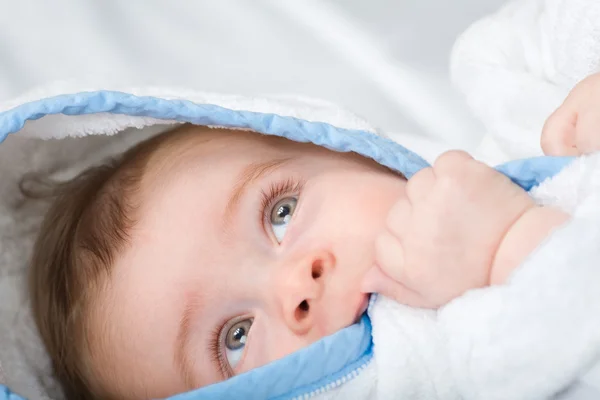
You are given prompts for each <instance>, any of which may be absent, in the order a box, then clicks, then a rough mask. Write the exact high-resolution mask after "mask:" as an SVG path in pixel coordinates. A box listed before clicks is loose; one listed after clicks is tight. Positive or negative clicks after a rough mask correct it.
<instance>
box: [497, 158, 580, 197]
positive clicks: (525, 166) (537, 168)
mask: <svg viewBox="0 0 600 400" xmlns="http://www.w3.org/2000/svg"><path fill="white" fill-rule="evenodd" d="M573 160H574V157H536V158H527V159H524V160H516V161H511V162H508V163H506V164H502V165H499V166H498V167H496V170H498V171H499V172H501V173H503V174H504V175H506V176H508V177H509V178H510V179H511V180H512V181H513V182H514V183H516V184H517V185H519V186H521V187H522V188H523V189H525V190H527V191H530V190H531V189H533V188H534V187H536V186H538V185H539V184H540V183H542V182H543V181H545V180H546V179H548V178H551V177H553V176H554V175H556V174H557V173H558V172H560V171H561V170H562V169H563V168H564V167H565V166H567V165H568V164H570V163H571V162H572V161H573Z"/></svg>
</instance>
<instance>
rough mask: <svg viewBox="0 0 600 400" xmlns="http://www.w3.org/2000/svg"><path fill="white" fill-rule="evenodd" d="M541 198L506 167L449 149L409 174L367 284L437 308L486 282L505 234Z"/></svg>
mask: <svg viewBox="0 0 600 400" xmlns="http://www.w3.org/2000/svg"><path fill="white" fill-rule="evenodd" d="M533 206H534V203H533V201H532V200H531V198H530V197H529V196H528V195H527V193H526V192H525V191H524V190H522V189H521V188H519V187H518V186H516V185H515V184H513V183H512V182H511V181H510V180H509V179H508V178H507V177H505V176H504V175H502V174H500V173H499V172H497V171H495V170H494V169H492V168H490V167H488V166H487V165H485V164H483V163H480V162H478V161H476V160H474V159H473V158H471V157H470V156H469V155H468V154H466V153H464V152H459V151H452V152H447V153H445V154H443V155H442V156H440V158H438V160H437V161H436V162H435V164H434V166H433V167H432V168H426V169H424V170H422V171H420V172H419V173H417V174H416V175H415V176H414V177H413V178H412V179H410V180H409V181H408V183H407V186H406V197H405V198H402V199H401V200H399V201H398V202H397V203H396V205H395V206H394V207H393V208H392V210H391V211H390V214H389V216H388V220H387V230H386V231H385V232H383V234H382V235H381V236H380V237H379V239H378V240H377V243H376V263H377V265H376V266H375V267H374V268H373V269H371V271H369V273H368V274H367V276H366V277H365V281H364V285H363V290H365V291H367V292H378V293H381V294H383V295H385V296H387V297H390V298H393V299H395V300H397V301H399V302H401V303H403V304H407V305H409V306H414V307H427V308H437V307H439V306H442V305H444V304H446V303H447V302H449V301H450V300H452V299H453V298H455V297H457V296H460V295H461V294H463V293H464V292H465V291H467V290H469V289H473V288H478V287H483V286H486V285H488V284H489V280H490V273H491V269H492V264H493V263H494V257H495V254H496V251H497V250H498V248H499V246H500V243H501V241H502V239H503V238H504V235H505V234H506V232H507V231H508V230H509V229H510V227H511V226H512V224H513V223H514V222H515V221H516V220H518V219H519V218H520V216H521V215H523V214H524V213H525V212H526V211H527V210H528V209H530V208H531V207H533Z"/></svg>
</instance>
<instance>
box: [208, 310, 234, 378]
mask: <svg viewBox="0 0 600 400" xmlns="http://www.w3.org/2000/svg"><path fill="white" fill-rule="evenodd" d="M226 324H227V322H225V323H223V324H219V325H218V326H217V327H216V328H214V329H213V330H212V331H211V333H210V341H209V343H208V353H209V355H210V358H211V361H212V363H213V364H214V365H217V366H218V368H219V372H220V373H221V375H222V376H223V377H224V378H225V379H227V378H229V372H228V369H227V368H226V366H225V365H224V361H223V357H222V355H221V343H220V342H221V331H222V330H223V328H225V325H226Z"/></svg>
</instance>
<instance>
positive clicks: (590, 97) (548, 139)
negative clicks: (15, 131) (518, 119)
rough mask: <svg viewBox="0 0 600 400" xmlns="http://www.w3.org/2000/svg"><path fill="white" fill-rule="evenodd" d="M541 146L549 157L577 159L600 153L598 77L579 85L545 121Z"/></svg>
mask: <svg viewBox="0 0 600 400" xmlns="http://www.w3.org/2000/svg"><path fill="white" fill-rule="evenodd" d="M541 144H542V149H543V150H544V154H546V155H549V156H579V155H582V154H589V153H593V152H595V151H599V150H600V74H595V75H591V76H588V77H587V78H585V79H584V80H582V81H581V82H579V83H578V84H577V85H576V86H575V88H573V90H572V91H571V93H569V95H568V96H567V98H566V100H565V101H564V103H563V104H562V105H561V106H560V107H559V108H558V109H557V110H556V111H555V112H554V113H553V114H552V115H551V116H550V117H549V118H548V119H547V120H546V123H545V125H544V129H543V131H542V142H541Z"/></svg>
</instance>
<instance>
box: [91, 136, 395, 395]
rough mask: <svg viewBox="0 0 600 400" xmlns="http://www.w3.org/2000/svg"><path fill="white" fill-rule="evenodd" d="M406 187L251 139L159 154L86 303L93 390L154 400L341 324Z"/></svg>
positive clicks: (330, 158) (354, 306)
mask: <svg viewBox="0 0 600 400" xmlns="http://www.w3.org/2000/svg"><path fill="white" fill-rule="evenodd" d="M177 147H179V148H177ZM404 187H405V181H404V180H403V179H401V178H400V177H399V176H397V175H395V174H393V173H391V172H389V171H388V170H386V169H384V168H382V167H380V166H378V165H377V164H376V163H375V162H373V161H370V160H365V159H362V158H361V157H359V156H357V155H355V154H349V153H333V152H330V151H328V150H325V149H322V148H319V147H317V146H313V145H308V144H298V143H294V142H291V141H287V140H284V139H279V138H269V137H265V136H261V135H257V134H249V133H239V132H223V131H216V132H212V133H211V132H209V133H201V134H198V135H196V136H190V137H189V138H188V139H187V142H185V143H184V142H182V143H180V144H178V145H177V146H175V147H173V148H169V149H165V150H161V154H159V155H157V156H155V160H154V161H153V164H152V168H151V170H150V171H149V172H148V173H147V177H145V178H144V182H143V183H142V189H141V192H140V195H141V198H142V201H141V204H140V208H139V210H138V212H139V219H138V220H137V222H136V225H135V228H134V229H133V232H132V234H131V236H132V237H131V244H130V246H129V247H128V249H127V250H125V251H124V252H123V253H122V254H121V255H120V256H119V257H118V259H117V260H116V263H115V266H114V273H113V275H112V276H111V278H110V279H111V280H110V283H109V285H108V288H107V289H106V290H105V291H104V293H102V295H101V296H100V298H99V300H98V303H97V304H98V307H96V309H97V310H99V311H97V312H96V313H95V315H96V317H95V318H94V327H95V328H94V329H95V332H97V336H94V337H93V338H92V343H91V346H92V347H91V348H92V349H93V354H94V368H93V370H94V371H93V373H94V375H95V376H97V377H98V379H99V381H100V382H99V383H100V385H101V386H102V387H109V388H112V389H113V390H111V392H114V394H115V395H117V396H116V397H119V398H150V397H152V398H157V397H166V396H169V395H173V394H175V393H180V392H184V391H187V390H191V389H194V388H198V387H202V386H205V385H208V384H211V383H215V382H218V381H221V380H224V379H227V378H228V377H231V376H232V375H235V374H240V373H242V372H245V371H248V370H251V369H253V368H256V367H258V366H261V365H264V364H266V363H268V362H270V361H274V360H276V359H279V358H281V357H283V356H285V355H287V354H290V353H292V352H294V351H296V350H298V349H300V348H303V347H305V346H307V345H309V344H311V343H313V342H315V341H317V340H318V339H320V338H322V337H324V336H327V335H330V334H332V333H334V332H336V331H338V330H340V329H342V328H344V327H346V326H349V325H351V324H353V323H354V322H355V321H357V320H358V318H359V317H360V315H361V314H362V313H363V312H364V311H365V309H366V306H367V296H366V295H365V294H364V293H362V292H361V290H360V289H361V288H360V284H361V280H362V277H363V276H364V274H365V272H366V271H367V270H368V269H369V267H371V266H372V265H373V260H374V241H375V237H376V236H377V234H378V233H379V232H380V231H381V230H382V229H383V227H384V225H385V219H386V216H387V213H388V211H389V209H390V208H391V206H392V205H393V204H394V202H395V201H396V200H397V199H398V198H399V197H400V196H403V195H404ZM94 350H95V351H94Z"/></svg>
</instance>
